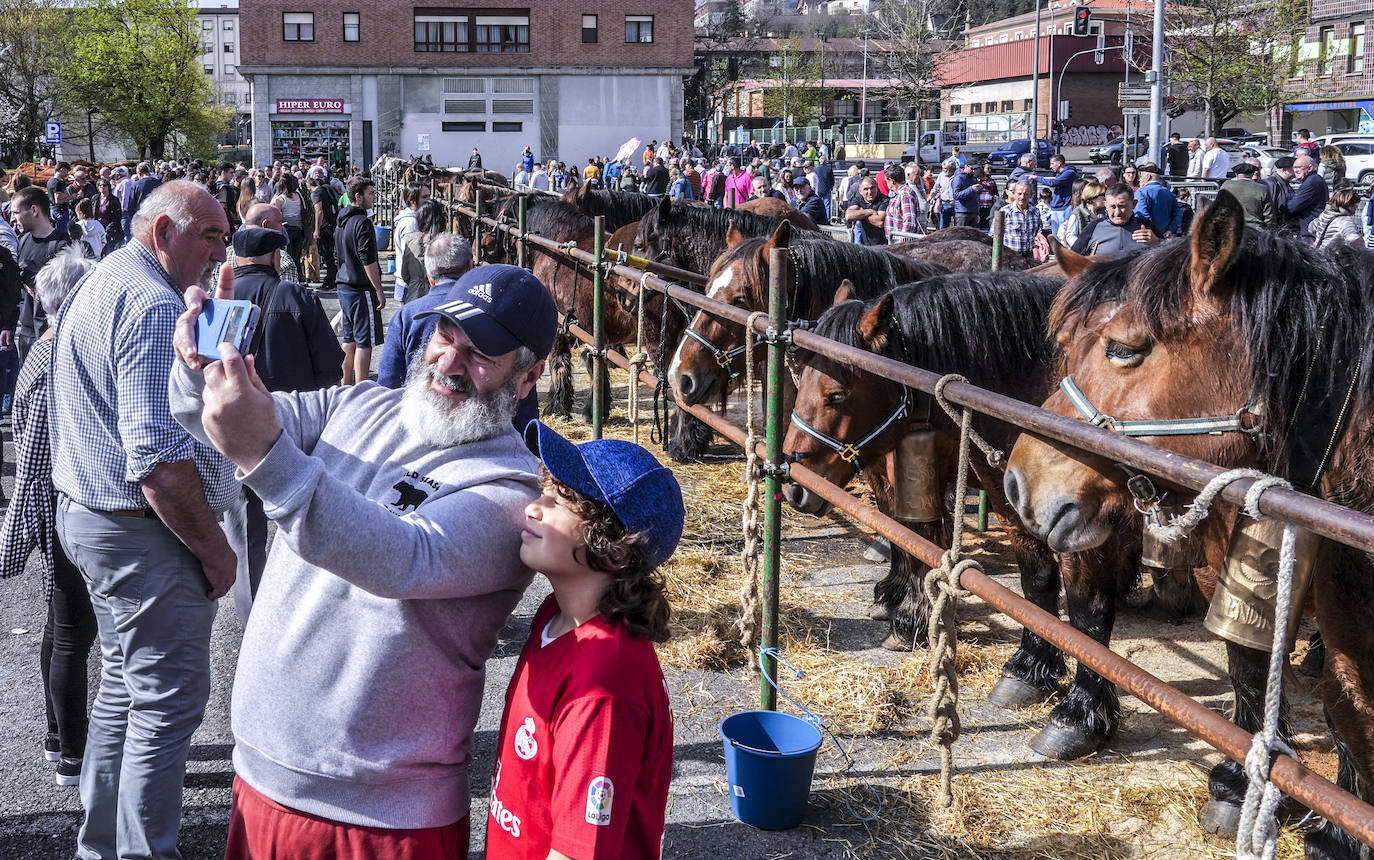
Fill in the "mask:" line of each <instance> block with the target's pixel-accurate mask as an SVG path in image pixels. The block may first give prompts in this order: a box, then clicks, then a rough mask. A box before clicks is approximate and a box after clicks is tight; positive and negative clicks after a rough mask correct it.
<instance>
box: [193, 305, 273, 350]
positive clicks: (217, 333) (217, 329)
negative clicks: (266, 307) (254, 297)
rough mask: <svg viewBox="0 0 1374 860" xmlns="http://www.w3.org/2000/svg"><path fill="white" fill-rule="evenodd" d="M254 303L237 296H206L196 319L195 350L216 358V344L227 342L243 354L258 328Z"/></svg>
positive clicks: (257, 312) (248, 347)
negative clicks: (206, 298) (217, 297)
mask: <svg viewBox="0 0 1374 860" xmlns="http://www.w3.org/2000/svg"><path fill="white" fill-rule="evenodd" d="M258 315H259V310H258V306H257V305H255V304H253V303H252V302H249V301H243V300H240V299H210V300H208V301H206V303H205V307H204V308H203V309H202V310H201V312H200V317H199V318H197V320H196V352H198V353H200V355H201V357H202V358H208V359H210V360H212V361H214V360H217V359H219V358H220V354H219V345H220V344H222V343H227V344H231V345H232V346H233V347H234V348H235V349H237V350H238V351H239V352H241V353H245V354H247V353H248V352H249V351H250V347H251V346H252V344H253V333H254V332H255V331H256V330H257V328H258Z"/></svg>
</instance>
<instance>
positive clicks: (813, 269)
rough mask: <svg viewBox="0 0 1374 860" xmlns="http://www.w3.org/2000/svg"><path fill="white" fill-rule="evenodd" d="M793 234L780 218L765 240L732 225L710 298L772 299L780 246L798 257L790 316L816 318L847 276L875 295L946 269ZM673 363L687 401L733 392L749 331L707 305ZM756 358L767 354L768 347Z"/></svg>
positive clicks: (755, 305) (678, 391)
mask: <svg viewBox="0 0 1374 860" xmlns="http://www.w3.org/2000/svg"><path fill="white" fill-rule="evenodd" d="M810 235H814V234H806V233H797V234H796V235H795V236H794V235H793V233H792V227H791V225H790V224H788V223H786V222H783V223H782V224H779V225H778V227H777V229H776V230H775V231H774V232H773V235H772V236H769V237H768V238H766V239H760V238H746V237H745V236H743V235H742V234H740V232H739V231H738V230H734V229H733V228H732V229H731V230H730V232H729V233H728V234H727V237H726V245H727V246H728V248H727V250H726V252H725V253H724V254H722V255H721V256H720V258H719V259H717V260H716V262H715V263H714V264H713V265H712V266H711V272H710V286H709V287H708V288H707V293H706V295H707V297H708V298H712V299H715V300H716V301H719V302H724V303H726V304H733V305H735V306H736V307H740V308H745V309H747V310H761V309H764V308H766V307H767V306H768V278H769V269H770V266H769V262H768V260H769V255H770V254H771V253H772V251H773V250H774V249H775V248H782V249H786V250H787V251H788V253H789V254H790V255H791V257H792V261H793V271H794V275H795V277H794V278H793V279H792V283H791V284H789V285H788V300H787V318H788V320H791V321H796V320H812V319H815V318H816V317H818V316H820V315H821V313H822V312H823V311H824V310H825V309H826V308H828V307H830V305H831V301H832V299H833V298H834V296H835V291H836V290H837V289H838V288H839V285H840V282H841V281H843V280H846V279H848V280H849V281H850V283H851V284H852V285H853V292H854V295H855V296H856V297H858V298H865V299H869V298H877V297H878V296H880V295H882V294H883V293H885V292H887V291H888V290H890V289H892V288H893V287H895V286H897V285H898V284H901V283H907V282H909V281H917V280H920V279H922V278H928V277H930V276H931V275H937V274H943V273H944V272H946V271H948V270H947V269H945V268H944V267H943V266H938V265H936V264H934V263H928V262H925V261H924V260H910V259H907V258H905V257H898V256H895V255H893V254H887V253H884V252H882V251H878V250H874V249H873V248H870V247H868V246H865V245H851V244H849V243H847V242H836V241H833V240H831V239H826V238H823V237H816V238H809V236H810ZM684 335H685V336H684V337H683V338H682V340H681V341H680V342H679V343H678V347H677V352H676V353H674V354H673V360H672V362H671V364H670V365H669V368H668V376H669V379H670V381H671V382H672V385H673V393H674V395H675V396H676V397H677V398H679V400H680V401H681V402H684V403H704V402H706V401H707V400H708V399H710V398H712V397H717V398H721V399H722V401H723V399H724V397H725V396H726V395H727V394H729V391H730V388H731V386H732V385H733V383H734V381H735V380H736V379H737V378H738V377H739V376H740V374H741V373H742V372H743V369H744V339H745V333H744V330H743V329H742V328H741V327H740V326H738V325H736V324H734V323H732V322H726V321H724V320H720V319H717V318H716V317H714V316H711V315H710V314H709V313H707V312H705V311H699V312H697V314H696V315H695V316H694V317H693V318H692V323H691V325H690V326H689V327H688V328H687V329H686V330H685V332H684ZM756 358H757V359H758V360H759V361H761V360H762V358H763V351H762V350H760V351H759V352H758V355H757V356H756Z"/></svg>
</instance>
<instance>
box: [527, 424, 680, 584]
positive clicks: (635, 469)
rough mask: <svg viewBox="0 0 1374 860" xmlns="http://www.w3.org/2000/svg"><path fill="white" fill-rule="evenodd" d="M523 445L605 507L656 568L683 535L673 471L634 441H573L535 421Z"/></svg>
mask: <svg viewBox="0 0 1374 860" xmlns="http://www.w3.org/2000/svg"><path fill="white" fill-rule="evenodd" d="M525 444H526V445H528V446H529V448H530V450H531V451H533V452H534V454H535V456H537V457H538V458H539V459H540V460H543V461H544V468H545V469H548V470H549V474H550V475H552V476H553V477H554V478H556V479H558V480H559V481H561V482H562V483H564V484H566V485H568V486H569V487H572V488H573V489H574V490H577V491H578V492H579V493H581V494H582V495H584V496H586V497H587V498H589V499H594V500H596V501H598V502H602V503H604V504H606V505H608V506H609V507H610V509H611V510H612V511H614V512H615V515H616V516H617V517H619V518H620V521H621V522H622V523H624V525H625V528H626V529H628V530H629V531H630V532H631V533H633V534H642V535H643V536H644V537H643V540H644V544H643V549H644V555H645V557H646V558H647V559H648V560H649V563H650V564H651V565H653V566H654V567H658V566H659V565H660V564H662V563H663V562H665V561H667V560H668V558H669V557H670V556H671V555H672V554H673V550H675V549H677V544H678V541H680V540H682V524H683V520H684V519H685V518H686V510H685V509H684V508H683V506H682V489H681V488H680V487H679V486H678V483H677V478H675V477H674V476H673V473H672V472H671V471H670V470H668V469H666V468H664V466H663V465H662V464H661V463H659V462H658V460H656V459H655V458H654V455H653V454H650V453H649V452H648V451H646V450H644V449H643V448H641V447H640V446H638V445H636V444H634V443H633V442H624V441H621V440H620V439H596V440H593V441H591V442H583V443H582V444H581V445H574V444H573V443H571V442H569V441H568V440H567V439H564V438H563V437H562V436H560V435H558V434H557V433H556V432H554V431H553V430H550V429H549V428H548V427H547V426H545V425H544V424H543V423H541V422H539V421H531V422H530V423H529V425H528V426H526V427H525Z"/></svg>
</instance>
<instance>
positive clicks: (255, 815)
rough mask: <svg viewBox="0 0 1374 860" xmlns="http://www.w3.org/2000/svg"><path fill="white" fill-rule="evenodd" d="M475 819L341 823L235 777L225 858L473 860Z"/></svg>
mask: <svg viewBox="0 0 1374 860" xmlns="http://www.w3.org/2000/svg"><path fill="white" fill-rule="evenodd" d="M469 818H470V817H469V816H467V815H464V816H463V817H462V818H461V819H460V820H458V821H455V822H453V823H452V824H450V825H448V826H446V827H428V828H425V829H423V830H391V829H388V828H385V827H360V826H357V825H354V824H340V823H338V822H337V821H330V820H329V819H327V818H320V817H318V816H315V815H308V814H306V813H304V812H297V811H296V810H294V809H289V808H287V807H285V806H282V805H281V804H280V803H277V802H276V801H274V800H272V799H270V798H268V797H266V796H264V795H262V794H260V793H258V792H257V791H254V790H253V787H252V786H250V785H249V784H248V783H246V782H244V781H243V780H241V779H239V778H238V777H234V802H233V808H232V809H231V810H230V812H229V847H228V848H227V849H226V850H225V852H224V857H225V860H272V858H278V857H290V858H291V860H467V856H468V838H469V829H468V828H469V826H470V825H471V821H470V820H469Z"/></svg>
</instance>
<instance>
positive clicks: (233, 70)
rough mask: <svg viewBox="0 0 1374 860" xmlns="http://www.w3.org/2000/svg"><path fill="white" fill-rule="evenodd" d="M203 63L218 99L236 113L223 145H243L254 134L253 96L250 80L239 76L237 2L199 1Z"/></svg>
mask: <svg viewBox="0 0 1374 860" xmlns="http://www.w3.org/2000/svg"><path fill="white" fill-rule="evenodd" d="M196 19H197V22H198V24H199V25H200V47H201V63H202V64H203V66H204V68H205V76H206V77H208V78H209V79H210V80H211V82H212V83H213V84H214V85H215V100H216V101H217V102H219V103H220V104H222V105H225V106H226V107H229V108H232V109H233V111H234V118H233V121H232V122H231V123H230V127H229V131H228V133H227V134H226V135H225V139H224V142H225V143H227V144H229V145H231V146H242V145H245V144H247V143H248V142H249V135H250V133H251V131H252V128H251V126H252V118H253V96H252V88H251V87H250V86H249V85H248V80H247V79H246V78H244V76H243V75H241V74H239V71H238V66H239V48H240V42H239V4H238V0H199V2H198V3H197V6H196Z"/></svg>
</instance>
